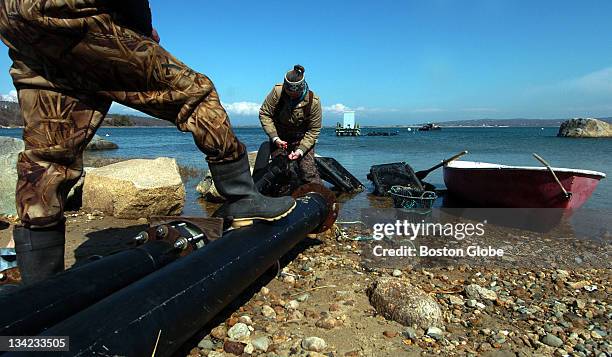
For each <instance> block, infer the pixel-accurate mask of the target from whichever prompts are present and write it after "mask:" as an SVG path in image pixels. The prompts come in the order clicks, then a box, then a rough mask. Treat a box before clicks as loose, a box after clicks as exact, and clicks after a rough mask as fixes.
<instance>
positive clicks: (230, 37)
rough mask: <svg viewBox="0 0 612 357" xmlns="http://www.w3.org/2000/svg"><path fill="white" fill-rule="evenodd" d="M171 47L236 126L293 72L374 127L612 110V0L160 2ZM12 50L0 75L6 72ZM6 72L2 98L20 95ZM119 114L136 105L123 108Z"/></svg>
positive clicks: (158, 23) (162, 29)
mask: <svg viewBox="0 0 612 357" xmlns="http://www.w3.org/2000/svg"><path fill="white" fill-rule="evenodd" d="M151 8H152V12H153V22H154V26H155V27H156V28H157V29H158V32H159V34H160V36H161V39H162V45H163V46H164V47H165V48H167V49H168V50H170V51H171V52H172V53H173V54H175V55H176V56H177V57H178V58H180V59H181V60H183V61H184V62H186V63H187V64H189V65H190V66H192V67H193V68H194V69H196V70H198V71H201V72H203V73H205V74H207V75H208V76H209V77H211V78H212V79H213V81H214V83H215V85H216V86H217V89H218V90H219V93H220V96H221V100H222V101H223V103H224V105H225V106H226V108H227V109H228V112H229V113H230V116H231V118H232V122H233V123H235V124H255V123H257V119H256V113H257V110H258V108H259V105H260V104H261V102H262V101H263V99H264V98H265V96H266V94H267V93H268V92H269V91H270V89H271V87H272V85H273V84H274V83H277V82H280V81H282V77H283V74H284V72H285V71H286V70H288V69H290V68H291V67H292V66H293V64H295V63H300V64H302V65H304V66H305V67H306V76H307V80H308V82H309V84H310V86H311V89H313V90H314V91H315V92H317V93H318V94H319V95H320V97H321V100H322V102H323V106H324V107H325V111H324V123H325V124H328V125H329V124H334V123H335V121H336V120H338V118H339V117H340V112H341V111H342V110H343V109H349V108H350V109H354V110H357V119H358V121H360V122H362V123H364V124H408V123H416V122H424V121H444V120H461V119H476V118H517V117H521V118H565V117H577V116H581V117H583V116H594V117H603V116H612V21H610V14H612V1H609V0H589V1H569V0H555V1H549V0H539V1H528V0H464V1H459V0H427V1H425V0H422V1H388V0H380V1H361V0H353V1H318V0H313V1H307V2H287V1H257V2H255V1H242V0H240V1H227V0H218V1H195V0H190V1H187V0H173V1H165V0H152V1H151ZM9 66H10V60H9V58H8V56H7V55H6V54H4V55H2V56H1V57H0V67H4V68H6V69H8V67H9ZM12 89H13V88H12V84H11V80H10V77H9V76H8V71H3V72H2V73H1V76H0V93H2V94H5V95H10V91H11V90H12ZM114 110H115V111H120V112H121V111H126V110H125V109H122V108H120V107H114Z"/></svg>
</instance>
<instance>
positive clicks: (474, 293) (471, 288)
mask: <svg viewBox="0 0 612 357" xmlns="http://www.w3.org/2000/svg"><path fill="white" fill-rule="evenodd" d="M464 290H465V295H466V296H467V297H468V298H471V299H485V300H491V301H495V300H497V293H495V291H493V290H489V289H487V288H483V287H482V286H480V285H478V284H470V285H468V286H466V287H465V289H464Z"/></svg>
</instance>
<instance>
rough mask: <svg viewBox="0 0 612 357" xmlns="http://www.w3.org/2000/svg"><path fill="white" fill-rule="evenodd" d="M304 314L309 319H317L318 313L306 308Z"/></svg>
mask: <svg viewBox="0 0 612 357" xmlns="http://www.w3.org/2000/svg"><path fill="white" fill-rule="evenodd" d="M304 316H305V317H306V318H309V319H318V318H319V313H318V312H316V311H314V310H311V309H306V310H304Z"/></svg>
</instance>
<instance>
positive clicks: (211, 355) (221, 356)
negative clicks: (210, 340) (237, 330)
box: [208, 351, 227, 357]
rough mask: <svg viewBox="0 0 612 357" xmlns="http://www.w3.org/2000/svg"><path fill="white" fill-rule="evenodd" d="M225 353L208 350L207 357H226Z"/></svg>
mask: <svg viewBox="0 0 612 357" xmlns="http://www.w3.org/2000/svg"><path fill="white" fill-rule="evenodd" d="M226 356H227V355H226V354H225V353H223V352H217V351H210V352H208V357H226Z"/></svg>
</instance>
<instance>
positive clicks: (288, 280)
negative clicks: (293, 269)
mask: <svg viewBox="0 0 612 357" xmlns="http://www.w3.org/2000/svg"><path fill="white" fill-rule="evenodd" d="M283 281H284V282H285V283H287V284H289V285H293V284H295V278H294V277H293V276H291V275H287V276H285V277H284V278H283Z"/></svg>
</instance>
